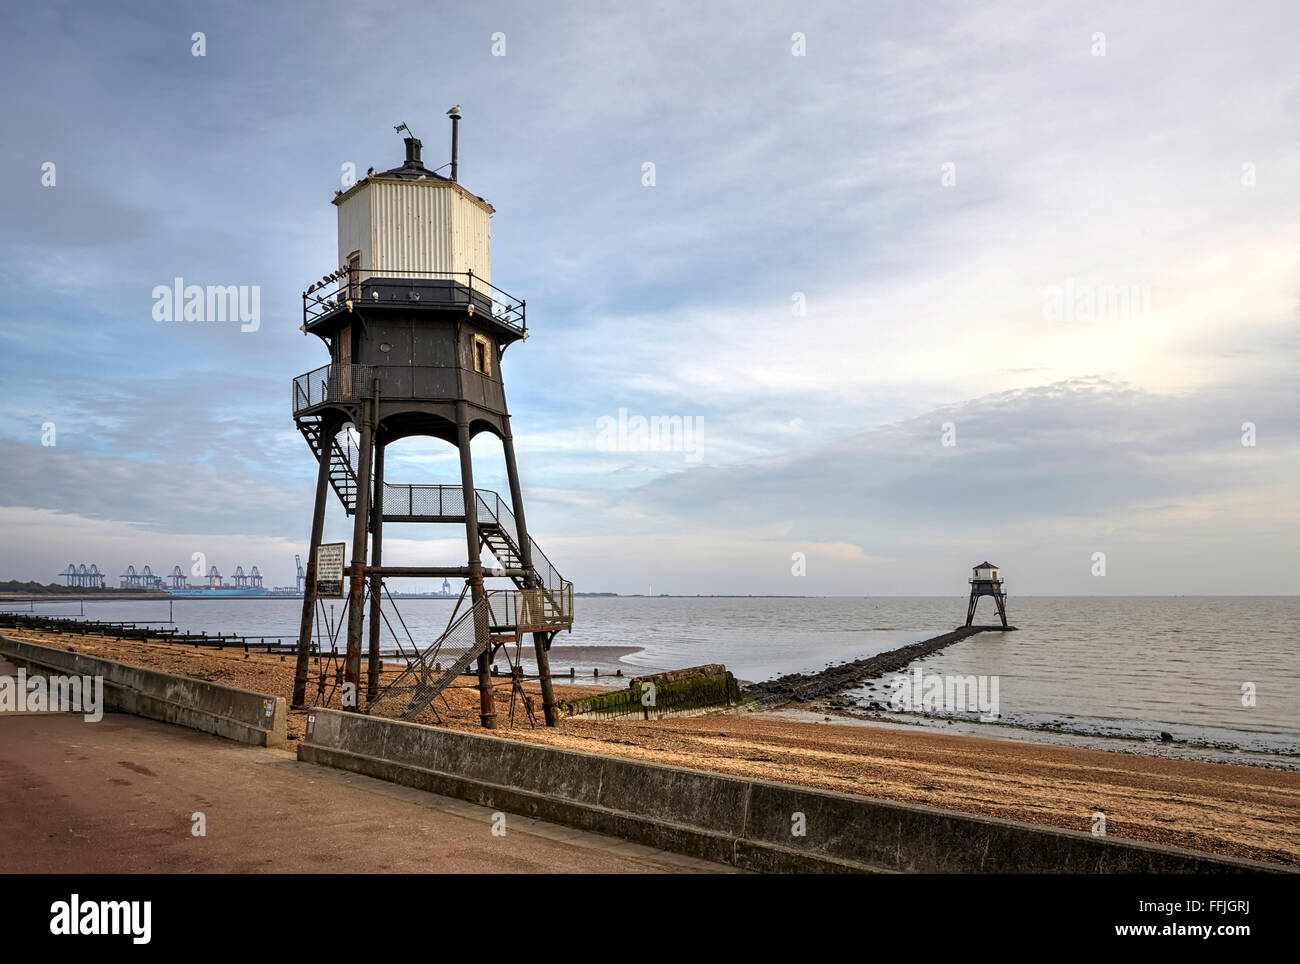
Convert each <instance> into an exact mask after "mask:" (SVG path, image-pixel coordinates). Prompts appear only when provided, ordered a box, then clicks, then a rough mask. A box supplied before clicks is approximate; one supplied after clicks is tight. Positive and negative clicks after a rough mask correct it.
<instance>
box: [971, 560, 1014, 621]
mask: <svg viewBox="0 0 1300 964" xmlns="http://www.w3.org/2000/svg"><path fill="white" fill-rule="evenodd" d="M980 596H992V597H993V602H994V604H995V605H996V606H997V607H998V615H999V616H1001V617H1002V628H1003V629H1007V628H1009V627H1008V626H1007V594H1006V592H1005V591H1004V590H1003V588H1002V576H1001V575H1000V573H999V572H998V567H997V566H995V565H993V563H991V562H981V563H980V564H979V565H978V566H975V567H974V568H973V569H972V570H971V577H970V602H969V603H968V604H967V606H966V625H967V626H969V625H970V624H971V623H972V622H973V621H974V620H975V606H976V604H977V603H978V602H979V598H980Z"/></svg>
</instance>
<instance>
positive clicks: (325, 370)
mask: <svg viewBox="0 0 1300 964" xmlns="http://www.w3.org/2000/svg"><path fill="white" fill-rule="evenodd" d="M373 377H374V376H373V374H372V372H371V367H370V366H369V365H322V366H321V367H320V368H317V369H315V370H314V371H309V372H305V373H304V374H302V375H299V376H298V377H297V378H295V379H294V380H293V413H294V414H295V415H297V414H298V413H299V412H302V411H306V410H307V409H309V408H312V407H313V406H315V405H321V404H323V403H325V402H345V401H351V400H353V399H358V398H369V397H370V392H371V380H372V378H373Z"/></svg>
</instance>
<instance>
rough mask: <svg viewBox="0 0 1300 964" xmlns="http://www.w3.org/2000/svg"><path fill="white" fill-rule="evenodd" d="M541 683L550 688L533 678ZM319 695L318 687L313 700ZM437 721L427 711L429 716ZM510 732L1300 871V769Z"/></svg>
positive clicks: (465, 725)
mask: <svg viewBox="0 0 1300 964" xmlns="http://www.w3.org/2000/svg"><path fill="white" fill-rule="evenodd" d="M5 634H6V635H10V636H13V637H15V638H21V639H27V640H29V641H31V642H34V643H38V644H41V645H53V646H58V647H61V648H68V647H71V648H73V649H75V650H77V651H78V652H85V653H90V654H93V655H97V656H103V657H106V658H110V659H117V660H120V661H122V662H125V663H133V664H136V665H140V666H146V667H149V668H153V669H158V670H163V671H166V672H171V673H177V674H182V675H188V676H193V677H196V678H200V679H205V680H208V681H211V682H217V683H222V684H225V685H229V686H236V687H240V688H244V689H250V690H256V691H260V692H267V693H275V694H278V695H283V696H285V697H288V695H289V693H290V690H291V686H292V677H293V661H292V659H291V658H289V659H282V658H281V657H280V656H274V655H272V656H267V655H263V654H248V655H247V656H245V654H244V653H243V652H242V650H237V649H232V650H225V651H214V650H208V649H205V650H197V649H194V648H186V647H182V646H177V645H175V644H168V643H148V642H137V641H118V640H113V639H109V638H102V637H83V636H68V635H58V636H51V635H48V634H45V633H39V632H34V631H30V630H21V629H12V630H6V631H5ZM312 670H313V673H316V672H318V668H317V667H316V666H313V667H312ZM390 671H391V672H392V673H394V674H395V673H396V672H397V669H396V667H393V668H391V670H390ZM313 679H314V677H313ZM474 683H475V681H474V679H473V678H472V677H464V678H462V681H461V683H460V684H459V685H456V686H454V687H452V688H450V689H449V690H448V691H447V692H446V694H445V696H446V699H445V700H442V699H440V700H439V701H438V702H437V703H436V704H435V706H436V709H437V716H439V717H441V720H442V722H443V723H444V724H445V725H447V726H451V727H455V728H458V729H465V730H469V731H474V732H480V733H481V732H485V731H483V730H482V729H481V728H480V727H479V725H478V715H477V714H478V693H477V690H476V689H475V686H474ZM526 689H527V690H528V691H529V692H531V693H534V694H536V693H537V692H538V690H537V686H536V685H535V684H532V683H529V684H526ZM315 691H316V690H315V687H314V684H313V685H312V686H311V687H309V693H314V692H315ZM495 691H496V698H497V712H498V717H499V719H500V720H501V721H502V724H503V726H504V725H506V723H507V720H508V716H509V711H510V681H509V680H508V679H507V678H498V679H497V685H496V687H495ZM556 692H557V695H558V697H559V698H560V699H566V698H571V697H575V696H580V695H585V694H588V693H592V692H598V690H596V689H594V688H592V687H584V686H569V685H567V684H563V683H557V685H556ZM537 702H538V703H539V704H540V700H537ZM335 703H337V697H335ZM305 715H306V714H305V713H302V712H299V713H291V714H290V721H289V730H290V735H291V737H292V738H295V739H296V738H300V737H301V735H302V732H303V728H304V726H305ZM539 716H540V713H539ZM436 721H437V720H436V717H435V714H434V713H432V712H427V711H426V713H425V714H424V715H423V716H422V717H421V718H420V722H427V723H434V722H436ZM496 735H498V736H501V737H503V738H508V739H522V740H530V741H535V742H539V743H546V744H549V745H552V746H559V747H566V748H570V749H575V750H582V751H586V752H593V753H603V754H608V755H616V756H627V757H634V758H637V759H643V760H651V761H655V762H658V763H663V764H668V765H674V766H683V767H691V768H696V769H704V770H712V771H716V772H720V773H728V774H733V775H736V776H743V777H747V778H751V779H760V780H772V781H776V782H782V783H794V784H798V785H802V786H809V787H816V788H819V789H826V790H834V791H839V792H844V793H857V794H863V795H866V796H871V797H876V798H880V799H887V800H896V801H901V802H906V803H912V804H921V805H926V806H935V807H942V808H945V809H950V810H958V811H963V812H966V813H976V814H984V815H988V816H995V817H1002V818H1006V819H1011V820H1020V821H1025V822H1028V823H1036V824H1044V825H1050V826H1054V827H1062V828H1068V829H1073V830H1081V831H1087V830H1089V829H1090V828H1091V826H1092V824H1093V819H1094V814H1095V813H1097V812H1101V813H1104V814H1105V816H1106V831H1107V833H1108V834H1110V835H1113V836H1119V837H1126V838H1131V839H1136V840H1144V841H1150V842H1153V843H1160V844H1166V845H1171V846H1178V847H1188V848H1192V849H1198V850H1205V851H1208V852H1211V853H1216V854H1223V855H1226V856H1234V857H1246V858H1251V859H1256V860H1266V861H1272V862H1276V863H1281V864H1288V865H1298V864H1300V773H1297V772H1294V771H1286V770H1275V769H1268V768H1263V767H1245V766H1234V765H1230V764H1222V763H1207V762H1199V761H1190V760H1179V759H1168V758H1158V757H1148V756H1142V755H1139V754H1130V753H1114V752H1106V751H1102V750H1093V749H1084V748H1078V747H1065V746H1054V745H1048V744H1037V743H1030V742H1023V741H1014V740H1000V739H987V738H983V737H977V736H969V735H960V734H951V733H944V732H935V731H933V730H926V729H921V728H916V727H907V726H897V727H895V726H869V727H868V726H861V725H855V724H853V723H852V722H850V721H838V720H837V719H836V718H835V717H832V716H820V715H816V716H812V715H810V714H807V713H803V714H799V713H789V712H781V711H777V712H772V713H764V712H747V711H745V710H743V709H742V710H739V711H731V712H724V713H717V714H710V715H707V716H696V717H690V718H679V719H664V720H657V721H650V722H615V721H594V720H564V721H563V722H562V724H561V726H560V727H559V728H557V729H554V730H547V729H546V728H545V727H541V726H539V727H536V728H531V727H530V726H529V724H528V720H527V717H526V715H525V714H524V712H523V709H522V707H521V706H519V707H517V708H516V714H515V726H514V727H513V728H507V729H500V730H497V731H496Z"/></svg>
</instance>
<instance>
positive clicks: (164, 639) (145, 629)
mask: <svg viewBox="0 0 1300 964" xmlns="http://www.w3.org/2000/svg"><path fill="white" fill-rule="evenodd" d="M5 626H11V627H14V628H15V629H37V630H41V631H42V632H48V633H66V634H68V635H78V636H107V637H110V638H112V639H138V640H142V641H154V642H160V643H176V644H178V645H182V646H195V647H205V646H206V647H211V648H213V649H227V648H234V649H243V651H244V652H250V651H253V652H259V653H281V654H287V653H296V652H297V651H298V644H297V641H296V637H293V638H292V639H293V641H291V642H287V643H286V642H282V641H281V640H282V639H284V638H286V637H280V636H256V637H255V636H239V635H235V634H223V633H217V634H216V635H209V634H208V633H186V632H182V631H181V630H178V629H175V628H173V627H167V626H160V625H158V624H151V623H127V622H100V621H98V620H90V619H76V618H74V617H71V616H41V615H34V614H32V613H0V627H5ZM312 652H313V653H315V652H316V644H315V642H314V641H313V643H312Z"/></svg>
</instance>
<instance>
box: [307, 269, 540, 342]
mask: <svg viewBox="0 0 1300 964" xmlns="http://www.w3.org/2000/svg"><path fill="white" fill-rule="evenodd" d="M392 281H411V282H424V281H452V282H455V284H456V286H457V287H453V288H452V289H451V291H452V297H451V298H450V299H448V300H445V301H436V300H426V297H427V295H428V293H429V291H428V286H427V285H426V286H420V285H418V284H416V285H412V286H411V287H410V288H408V290H407V292H406V293H405V296H404V297H403V296H401V292H399V291H394V290H392V288H393V286H392V285H391V284H384V283H385V282H392ZM381 287H382V288H383V289H384V290H383V293H382V295H381V294H380V291H379V289H380V288H381ZM461 291H464V293H465V297H464V298H463V299H462V298H461V297H460V294H459V293H460V292H461ZM476 295H477V296H478V298H475V297H474V296H476ZM422 296H425V297H422ZM381 298H382V303H383V304H387V305H391V304H403V305H407V306H413V305H419V306H421V307H430V306H432V307H445V306H447V305H452V306H459V305H466V306H477V302H479V301H480V300H481V301H482V302H484V303H485V304H483V307H485V308H486V310H487V311H488V313H489V314H490V315H491V317H492V318H493V320H495V321H498V322H500V323H501V324H503V325H505V326H507V327H509V328H513V329H514V330H515V331H517V332H519V333H520V334H521V335H522V334H524V333H526V332H527V330H528V322H527V318H526V314H525V307H526V303H525V302H524V300H523V299H522V298H518V299H517V298H515V297H514V296H513V295H511V294H510V293H508V292H506V291H504V290H502V289H501V288H498V287H497V286H496V285H494V284H492V282H490V281H488V280H486V279H485V278H483V277H482V276H481V275H476V274H475V273H474V272H473V270H469V271H422V270H416V269H411V268H374V267H370V268H367V267H365V266H361V267H356V268H339V269H337V270H336V271H333V272H331V273H330V274H328V275H326V276H325V277H324V278H322V279H321V280H320V281H319V282H317V283H316V284H313V285H311V286H310V287H308V288H307V290H306V291H304V292H303V293H302V320H303V324H304V325H310V324H311V323H313V322H315V321H317V320H319V319H321V318H324V317H325V316H326V315H328V314H331V313H332V312H335V311H338V310H339V309H342V308H346V307H347V303H348V301H349V300H351V301H352V302H353V303H354V306H356V305H365V304H370V303H372V302H374V301H378V300H380V299H381Z"/></svg>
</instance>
